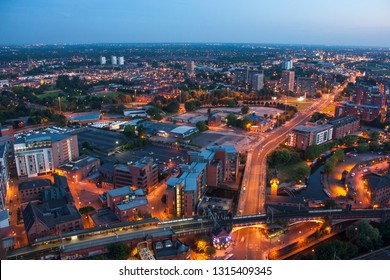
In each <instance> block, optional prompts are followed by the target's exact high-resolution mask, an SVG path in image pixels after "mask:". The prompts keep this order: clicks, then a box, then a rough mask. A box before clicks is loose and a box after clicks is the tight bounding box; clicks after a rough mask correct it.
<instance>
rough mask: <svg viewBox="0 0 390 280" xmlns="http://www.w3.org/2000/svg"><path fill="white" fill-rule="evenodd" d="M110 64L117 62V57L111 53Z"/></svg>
mask: <svg viewBox="0 0 390 280" xmlns="http://www.w3.org/2000/svg"><path fill="white" fill-rule="evenodd" d="M111 64H112V65H117V64H118V60H117V58H116V56H115V55H112V56H111Z"/></svg>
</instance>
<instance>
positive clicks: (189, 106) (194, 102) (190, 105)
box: [184, 99, 202, 112]
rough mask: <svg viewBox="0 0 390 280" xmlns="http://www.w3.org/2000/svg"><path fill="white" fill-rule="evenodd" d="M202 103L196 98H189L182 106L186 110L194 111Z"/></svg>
mask: <svg viewBox="0 0 390 280" xmlns="http://www.w3.org/2000/svg"><path fill="white" fill-rule="evenodd" d="M200 105H202V104H201V103H200V101H199V100H198V99H190V100H188V101H186V103H185V104H184V108H185V109H186V111H187V112H191V111H195V110H196V109H198V108H199V107H200Z"/></svg>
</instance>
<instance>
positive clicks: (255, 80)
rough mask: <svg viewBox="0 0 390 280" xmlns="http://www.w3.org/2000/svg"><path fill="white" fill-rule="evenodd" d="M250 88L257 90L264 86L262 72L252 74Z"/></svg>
mask: <svg viewBox="0 0 390 280" xmlns="http://www.w3.org/2000/svg"><path fill="white" fill-rule="evenodd" d="M252 88H253V89H254V90H257V91H259V90H261V89H263V88H264V73H261V74H254V75H253V76H252Z"/></svg>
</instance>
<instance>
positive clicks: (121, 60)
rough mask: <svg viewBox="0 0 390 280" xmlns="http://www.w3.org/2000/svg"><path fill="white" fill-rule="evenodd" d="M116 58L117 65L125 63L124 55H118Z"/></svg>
mask: <svg viewBox="0 0 390 280" xmlns="http://www.w3.org/2000/svg"><path fill="white" fill-rule="evenodd" d="M118 59H119V65H124V64H125V57H124V56H120V57H119V58H118Z"/></svg>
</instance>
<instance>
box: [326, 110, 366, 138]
mask: <svg viewBox="0 0 390 280" xmlns="http://www.w3.org/2000/svg"><path fill="white" fill-rule="evenodd" d="M329 124H331V125H333V137H332V138H333V139H341V138H343V137H345V136H347V135H350V134H352V133H354V132H356V131H358V130H359V128H360V122H359V119H358V118H357V117H355V116H346V117H342V118H334V119H332V120H330V121H329Z"/></svg>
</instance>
